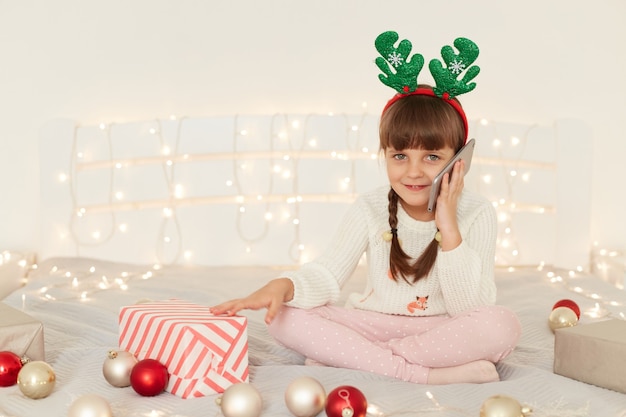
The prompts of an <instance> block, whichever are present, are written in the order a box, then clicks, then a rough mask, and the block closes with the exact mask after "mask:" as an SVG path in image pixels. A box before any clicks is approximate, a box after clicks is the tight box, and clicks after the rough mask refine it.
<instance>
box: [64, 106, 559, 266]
mask: <svg viewBox="0 0 626 417" xmlns="http://www.w3.org/2000/svg"><path fill="white" fill-rule="evenodd" d="M315 117H334V118H337V119H339V120H342V122H343V125H344V138H343V141H341V140H339V139H340V138H334V141H335V142H337V148H336V149H335V150H326V151H324V150H318V149H316V148H317V146H318V138H316V137H315V136H313V135H312V134H311V132H310V131H309V129H310V126H311V120H312V119H314V118H315ZM366 118H367V115H366V114H363V115H360V116H359V118H358V120H357V121H356V122H353V120H354V116H347V115H340V116H320V115H305V116H293V115H292V116H288V115H274V116H272V117H271V121H270V127H269V131H268V132H267V133H266V134H265V136H263V134H262V133H259V132H255V131H254V128H251V127H250V126H247V125H246V122H245V120H244V121H242V120H241V118H240V116H235V117H234V118H233V123H232V133H231V134H232V140H231V142H230V143H231V150H230V151H229V152H228V151H225V150H222V151H218V152H204V153H203V152H198V153H181V151H180V149H179V145H180V141H181V135H182V133H181V132H182V130H183V127H184V125H185V123H187V121H188V120H189V119H187V118H175V117H172V118H171V119H170V121H169V122H170V123H171V122H172V121H173V122H175V123H176V124H177V125H176V133H175V137H174V141H173V143H172V144H171V145H168V144H167V141H166V140H165V138H164V133H163V132H164V128H163V124H162V123H163V121H161V120H158V119H157V120H155V121H154V122H153V126H154V127H152V128H150V131H149V133H150V135H153V136H155V137H156V138H157V139H158V142H159V146H160V149H161V152H160V153H161V155H160V156H150V155H148V156H143V157H136V158H117V159H116V158H113V142H112V138H111V131H112V130H113V129H114V128H115V126H116V125H115V124H101V125H100V126H99V128H100V130H101V132H102V133H103V136H104V141H105V144H106V145H105V146H104V150H105V155H100V157H101V158H100V159H98V160H89V158H88V157H86V156H87V155H92V151H91V150H89V149H82V148H81V147H80V146H79V144H78V132H79V130H80V129H81V128H79V127H76V129H75V132H74V133H75V136H74V141H73V145H72V150H71V152H72V154H71V158H70V160H71V164H70V172H69V173H61V174H59V181H60V182H62V183H69V186H70V193H71V198H72V207H73V208H72V213H71V218H70V224H69V235H70V237H71V238H72V240H73V241H74V242H75V243H76V245H77V250H80V248H81V247H97V246H100V245H103V244H104V243H106V242H108V241H109V240H110V239H111V238H112V237H113V236H114V235H115V234H116V233H126V232H127V230H128V229H129V227H130V226H131V225H129V224H126V223H122V222H118V220H117V215H116V214H117V213H123V212H132V211H139V210H144V209H155V208H158V209H160V210H162V220H161V225H160V226H159V233H158V236H157V242H156V250H155V251H156V259H157V261H158V262H159V263H163V264H174V263H177V262H180V261H181V259H182V258H184V259H186V260H190V259H191V257H192V256H193V253H192V251H190V250H189V249H187V248H185V244H184V239H183V231H182V230H181V225H180V222H179V218H178V210H177V209H178V208H181V207H186V206H202V205H204V206H208V205H216V204H218V205H223V204H227V205H232V206H233V207H235V208H234V210H236V211H235V213H236V219H235V223H236V224H235V228H236V233H237V236H238V238H239V239H240V240H241V241H242V242H244V243H245V251H246V252H247V253H251V252H253V250H254V249H253V246H254V245H255V244H258V243H260V242H262V241H263V240H265V239H267V237H268V231H269V229H270V226H271V224H272V223H273V222H286V221H288V222H291V227H292V233H293V235H292V236H293V237H292V242H291V244H290V245H289V246H288V249H287V250H288V252H289V258H290V259H292V261H293V262H295V263H303V262H306V261H307V260H309V259H310V256H309V255H308V253H307V252H306V242H302V239H301V233H300V228H301V218H300V208H301V205H302V203H311V202H330V203H333V202H342V203H349V202H351V201H353V200H354V199H355V198H356V196H357V192H356V190H357V183H358V181H359V178H358V175H357V174H356V170H355V164H356V162H357V161H372V164H371V165H372V167H375V166H376V164H378V165H379V167H380V161H379V160H378V149H377V143H373V141H371V142H372V143H363V142H362V140H361V132H362V129H363V124H364V120H365V119H366ZM533 129H535V127H534V126H532V127H530V128H527V130H526V132H524V134H523V135H520V136H515V135H514V136H512V137H510V139H509V140H508V142H506V143H508V145H507V149H513V148H518V149H519V150H518V151H517V153H516V155H517V157H511V156H510V155H509V154H510V152H509V153H508V154H507V153H505V152H504V148H505V141H503V140H502V139H500V136H499V132H498V125H497V124H495V123H490V122H488V121H487V120H484V119H483V120H480V121H477V122H475V123H474V126H473V127H472V129H471V130H473V131H474V132H473V133H474V135H473V136H476V137H478V138H479V139H481V143H483V144H488V143H489V139H488V138H487V137H489V136H491V137H493V139H492V140H491V145H492V149H493V151H492V152H491V154H492V155H493V156H491V157H485V156H480V155H476V156H475V158H474V161H473V163H472V164H473V165H474V166H478V167H479V168H478V169H480V167H482V168H483V169H485V170H487V169H489V168H490V167H491V168H492V170H491V171H490V172H489V173H488V174H485V175H482V176H481V177H480V184H478V185H477V187H478V188H479V190H478V191H479V192H480V191H481V190H480V189H481V188H485V187H489V186H490V185H491V183H492V182H493V181H494V179H496V178H495V177H494V176H496V177H500V180H501V179H504V182H505V186H506V189H505V191H504V192H503V193H501V195H498V196H496V197H494V199H493V204H494V207H495V208H496V210H497V212H498V218H499V222H500V227H499V235H498V256H497V258H496V263H498V264H515V263H516V262H515V260H516V259H517V258H518V255H519V247H518V242H517V240H516V237H515V231H514V230H513V224H512V222H513V215H514V214H515V213H524V212H528V213H535V214H554V213H555V212H556V210H555V208H554V207H553V206H550V205H545V204H529V203H523V202H520V201H515V199H514V189H515V187H516V184H518V183H519V182H525V183H528V182H529V181H530V180H531V174H530V171H532V170H543V171H547V172H554V171H555V168H556V167H555V165H554V164H553V163H548V162H541V161H532V160H525V159H524V158H522V156H523V154H524V147H525V146H526V143H527V141H528V136H529V135H530V134H531V133H532V131H533ZM253 132H254V133H253ZM485 132H487V133H485ZM355 138H356V139H355ZM250 141H251V142H250ZM259 141H263V143H265V145H264V146H265V147H264V148H263V149H255V146H250V144H251V143H252V144H255V143H257V144H258V142H259ZM298 142H299V143H300V145H299V146H298V145H297V144H298ZM342 142H343V143H342ZM483 146H484V145H483ZM250 149H253V150H250ZM92 159H93V158H92ZM305 160H326V161H333V160H334V161H343V162H346V163H347V164H348V175H343V176H342V177H340V178H337V183H338V184H339V186H338V188H337V190H335V191H334V192H333V191H332V190H329V192H325V193H323V194H322V193H317V194H316V193H311V192H301V191H300V190H299V183H300V181H299V171H300V164H301V162H302V161H305ZM202 161H228V162H229V163H230V164H231V169H232V178H231V179H230V180H228V181H227V184H226V186H227V187H228V188H230V189H232V190H234V191H233V193H232V194H224V193H221V194H220V193H215V194H204V195H193V196H187V195H185V184H183V183H178V182H177V178H176V169H177V167H181V166H183V165H184V164H187V163H191V162H202ZM256 161H263V162H264V163H267V164H269V173H268V174H267V184H266V185H265V189H264V190H261V191H260V192H259V190H255V191H251V190H249V189H247V188H246V186H245V185H244V184H245V182H244V178H249V177H250V175H254V174H257V173H256V172H254V171H251V170H250V166H251V165H253V164H254V163H255V162H256ZM151 165H152V166H160V167H161V168H162V171H163V178H164V184H165V187H166V189H167V194H168V195H167V198H165V199H159V198H157V199H145V198H144V199H137V200H134V201H130V200H127V197H132V196H129V194H128V192H127V191H125V190H123V189H119V190H116V189H115V178H116V173H117V172H118V171H120V170H122V169H128V168H131V167H141V166H151ZM493 169H497V170H499V171H496V172H495V173H494V172H493ZM94 170H105V171H104V172H108V174H107V175H108V185H107V188H108V191H107V199H106V201H104V202H93V203H91V204H80V203H78V187H77V181H79V174H81V173H87V172H89V171H94ZM498 172H499V173H498ZM470 173H471V171H470ZM257 175H258V174H257ZM279 180H280V183H278V182H277V181H279ZM260 205H262V206H263V207H264V210H262V215H261V217H260V218H258V219H257V220H255V224H257V225H260V226H261V229H260V230H258V231H256V232H252V231H249V230H246V228H245V225H244V219H246V218H249V214H248V213H250V212H251V211H250V209H251V208H253V207H259V206H260ZM276 205H279V206H280V208H278V209H274V210H273V209H272V207H275V206H276ZM254 212H255V213H257V212H258V209H256V211H254ZM99 213H100V214H104V215H105V218H108V225H103V226H102V227H98V228H96V229H94V230H93V231H92V232H91V233H89V234H88V235H87V237H85V236H82V237H81V236H80V235H79V233H77V223H78V222H79V221H81V220H82V219H86V218H88V217H90V216H91V215H95V214H99ZM103 219H104V218H103ZM102 221H103V222H104V220H102ZM166 248H167V249H168V250H167V253H169V254H170V255H169V256H168V255H166V250H165V249H166Z"/></svg>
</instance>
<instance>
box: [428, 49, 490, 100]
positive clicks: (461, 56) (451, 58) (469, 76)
mask: <svg viewBox="0 0 626 417" xmlns="http://www.w3.org/2000/svg"><path fill="white" fill-rule="evenodd" d="M454 46H455V47H456V49H457V50H458V51H459V53H458V54H456V53H454V50H453V49H452V47H451V46H449V45H446V46H444V47H443V48H441V57H442V58H443V60H444V63H445V67H444V64H443V63H442V62H441V61H439V60H438V59H432V60H431V61H430V63H429V64H428V68H429V69H430V73H431V74H432V76H433V78H434V79H435V83H436V86H435V88H434V89H433V91H434V92H435V94H437V95H438V96H439V97H443V96H444V94H446V93H447V94H448V97H449V98H452V97H456V96H458V95H461V94H465V93H468V92H470V91H472V90H473V89H474V88H475V87H476V83H472V82H470V81H472V80H473V79H474V78H475V77H476V76H477V75H478V73H479V72H480V67H478V66H477V65H474V66H470V65H472V64H473V63H474V61H476V58H478V46H477V45H476V44H475V43H474V42H472V41H471V40H469V39H467V38H457V39H455V40H454ZM464 71H465V74H464V75H463V78H461V79H460V80H459V79H458V77H459V76H460V75H461V73H463V72H464Z"/></svg>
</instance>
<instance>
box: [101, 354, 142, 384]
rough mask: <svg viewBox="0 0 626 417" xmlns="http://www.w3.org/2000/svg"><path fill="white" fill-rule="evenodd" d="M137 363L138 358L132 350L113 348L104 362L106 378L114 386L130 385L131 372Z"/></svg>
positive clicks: (103, 372) (103, 371)
mask: <svg viewBox="0 0 626 417" xmlns="http://www.w3.org/2000/svg"><path fill="white" fill-rule="evenodd" d="M135 364H137V358H136V357H135V356H134V355H133V354H132V353H130V352H126V351H124V350H122V351H115V350H111V351H109V353H108V354H107V357H106V359H105V360H104V363H103V364H102V374H103V375H104V379H106V380H107V382H108V383H109V384H111V385H113V386H114V387H118V388H124V387H128V386H130V372H131V371H132V370H133V367H134V366H135Z"/></svg>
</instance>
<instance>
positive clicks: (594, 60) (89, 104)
mask: <svg viewBox="0 0 626 417" xmlns="http://www.w3.org/2000/svg"><path fill="white" fill-rule="evenodd" d="M625 16H626V2H623V1H621V0H599V1H595V2H592V3H590V2H588V1H582V0H567V1H565V0H553V1H545V0H527V1H525V2H505V1H496V0H473V1H471V2H470V1H417V0H386V1H380V0H379V1H372V0H360V1H357V0H344V1H338V0H315V1H298V0H291V1H289V0H233V1H210V0H205V1H200V0H107V1H95V0H56V1H48V0H0V179H1V180H2V181H1V183H0V190H1V194H0V198H1V201H2V203H1V204H0V249H13V250H22V251H36V250H37V247H38V244H39V223H38V216H39V213H40V210H45V209H46V208H45V207H40V206H39V200H38V194H39V178H38V176H39V173H38V162H37V160H38V140H39V130H40V128H41V127H42V125H44V124H45V123H46V122H48V121H50V120H52V119H55V118H71V119H75V120H77V121H79V122H80V123H81V124H94V123H99V122H107V123H110V122H124V121H133V120H146V119H154V118H166V117H168V116H170V115H172V114H175V115H178V116H211V115H222V114H232V113H240V114H272V113H275V112H291V113H297V112H302V113H310V112H323V113H326V112H329V111H333V112H347V113H359V112H361V111H363V105H364V103H367V109H368V111H369V112H371V113H377V112H379V110H380V108H381V106H382V105H383V103H384V102H385V101H386V100H387V99H388V98H389V97H390V95H391V94H392V92H391V90H389V89H388V88H387V87H385V86H383V85H382V84H381V83H380V82H379V81H378V79H377V74H378V70H377V68H376V66H375V65H374V64H373V60H374V58H375V57H376V51H375V49H374V47H373V42H374V38H375V37H376V35H377V34H379V33H380V32H383V31H385V30H390V29H392V30H396V31H398V32H399V33H400V35H401V37H402V38H408V39H411V40H412V41H413V44H414V48H415V49H416V50H417V51H419V52H420V53H422V54H423V55H424V56H425V58H426V59H430V58H433V57H439V49H440V47H441V46H442V45H444V44H451V42H452V41H453V39H454V38H455V37H457V36H466V37H469V38H471V39H473V40H474V41H475V42H476V43H477V44H478V45H479V47H480V48H481V56H480V58H479V65H480V66H481V67H482V72H481V74H480V75H479V77H478V79H477V83H478V87H477V89H476V90H475V92H473V93H471V94H469V95H467V96H465V97H462V101H463V103H464V105H465V107H466V108H467V111H468V116H469V118H471V119H473V118H480V117H485V118H488V119H493V120H499V121H511V122H517V121H520V122H531V121H536V122H537V123H540V124H549V123H552V121H553V120H554V119H557V118H578V119H582V120H584V121H585V122H586V123H587V124H588V125H589V126H590V127H591V128H592V129H593V132H594V153H593V155H589V158H593V163H594V174H593V179H592V183H593V206H592V217H593V218H592V219H591V221H592V236H593V240H595V241H598V242H599V243H600V244H601V245H603V246H605V247H612V248H618V249H623V248H625V247H626V222H625V221H623V217H624V213H626V192H625V191H624V189H625V187H624V185H623V183H624V180H623V178H624V176H623V170H622V169H621V168H622V167H623V166H624V162H623V161H624V155H626V135H624V133H623V131H624V128H623V126H624V119H626V96H625V93H626V74H625V73H626V53H624V45H625V42H626V29H625V27H626V25H625V24H624V23H625V22H624V20H625V19H626V18H625ZM424 74H425V75H426V77H428V76H429V75H428V72H427V71H425V72H424ZM426 81H429V80H428V79H426ZM571 192H573V193H576V192H577V190H576V189H572V190H571ZM572 210H576V207H572ZM538 238H540V237H538ZM590 244H591V242H590Z"/></svg>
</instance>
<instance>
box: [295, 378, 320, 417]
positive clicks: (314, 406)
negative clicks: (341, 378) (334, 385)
mask: <svg viewBox="0 0 626 417" xmlns="http://www.w3.org/2000/svg"><path fill="white" fill-rule="evenodd" d="M285 404H286V405H287V408H288V409H289V411H291V413H292V414H293V415H294V416H296V417H313V416H316V415H318V414H319V413H320V411H322V410H323V409H324V406H325V405H326V390H324V387H323V386H322V384H320V383H319V381H317V380H316V379H314V378H311V377H308V376H304V377H300V378H296V379H294V380H293V381H292V382H291V383H290V384H289V385H288V386H287V389H286V390H285Z"/></svg>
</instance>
